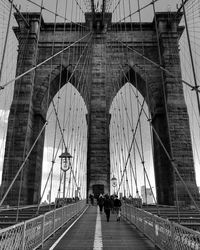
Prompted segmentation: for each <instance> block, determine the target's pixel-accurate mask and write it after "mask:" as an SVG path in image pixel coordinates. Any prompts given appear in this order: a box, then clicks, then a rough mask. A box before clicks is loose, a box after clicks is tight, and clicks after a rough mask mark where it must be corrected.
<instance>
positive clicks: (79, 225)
mask: <svg viewBox="0 0 200 250" xmlns="http://www.w3.org/2000/svg"><path fill="white" fill-rule="evenodd" d="M97 218H100V220H99V221H100V223H99V222H97ZM56 238H58V236H54V239H51V240H50V241H51V242H53V240H54V245H52V243H51V245H52V246H50V245H49V243H48V244H47V246H46V247H44V249H45V250H46V249H50V250H52V249H55V250H79V249H81V250H82V249H85V250H90V249H93V250H97V249H98V250H100V249H107V250H112V249H115V250H118V249H119V250H123V249H126V250H128V249H137V250H144V249H145V250H152V249H155V248H154V245H153V244H152V243H151V242H150V241H149V240H148V239H147V238H145V237H144V235H142V234H141V233H140V232H139V231H137V229H136V228H135V227H134V226H132V225H130V224H128V223H127V222H126V221H124V220H121V221H120V222H117V221H116V215H115V214H111V217H110V221H109V222H107V221H106V217H105V214H104V213H102V214H101V215H100V214H99V212H98V211H97V207H96V206H90V207H89V208H88V209H87V211H86V212H85V213H84V215H83V216H82V217H81V218H80V219H79V220H78V221H77V222H76V223H75V224H74V225H73V226H72V227H71V229H70V230H69V231H67V232H66V233H65V231H64V232H63V234H62V235H61V236H60V240H59V238H58V239H56ZM95 239H96V240H97V241H95ZM56 240H57V242H56ZM94 242H96V243H94ZM101 243H102V244H101ZM45 245H46V244H45ZM101 245H102V246H103V247H101Z"/></svg>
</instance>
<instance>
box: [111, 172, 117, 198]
mask: <svg viewBox="0 0 200 250" xmlns="http://www.w3.org/2000/svg"><path fill="white" fill-rule="evenodd" d="M111 183H112V186H113V187H114V194H115V188H116V186H117V178H116V177H115V176H114V174H113V177H112V179H111Z"/></svg>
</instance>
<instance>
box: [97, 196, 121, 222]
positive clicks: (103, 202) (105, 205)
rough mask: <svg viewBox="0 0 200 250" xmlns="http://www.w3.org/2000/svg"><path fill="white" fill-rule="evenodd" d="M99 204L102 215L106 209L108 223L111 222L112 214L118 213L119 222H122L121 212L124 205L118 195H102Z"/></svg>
mask: <svg viewBox="0 0 200 250" xmlns="http://www.w3.org/2000/svg"><path fill="white" fill-rule="evenodd" d="M97 204H98V206H99V210H100V213H102V212H103V209H104V212H105V214H106V219H107V222H109V220H110V213H111V212H112V213H116V216H117V221H120V217H121V215H120V211H121V205H122V204H121V201H120V199H119V198H118V196H117V195H114V196H113V195H111V196H109V195H108V194H106V195H104V196H103V195H102V194H100V195H99V198H98V200H97Z"/></svg>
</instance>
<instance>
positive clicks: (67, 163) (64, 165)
mask: <svg viewBox="0 0 200 250" xmlns="http://www.w3.org/2000/svg"><path fill="white" fill-rule="evenodd" d="M59 158H60V159H61V169H62V171H63V172H64V185H63V199H65V186H66V172H67V170H69V169H70V167H71V158H72V156H71V155H70V153H69V152H68V151H67V148H65V152H63V153H62V154H61V155H60V156H59Z"/></svg>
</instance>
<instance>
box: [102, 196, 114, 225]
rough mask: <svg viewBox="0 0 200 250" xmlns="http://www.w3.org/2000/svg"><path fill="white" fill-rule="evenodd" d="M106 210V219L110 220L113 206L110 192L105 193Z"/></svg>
mask: <svg viewBox="0 0 200 250" xmlns="http://www.w3.org/2000/svg"><path fill="white" fill-rule="evenodd" d="M103 206H104V212H105V214H106V219H107V222H109V220H110V210H111V208H112V203H111V200H110V197H109V195H108V194H106V195H105V200H104V204H103Z"/></svg>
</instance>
